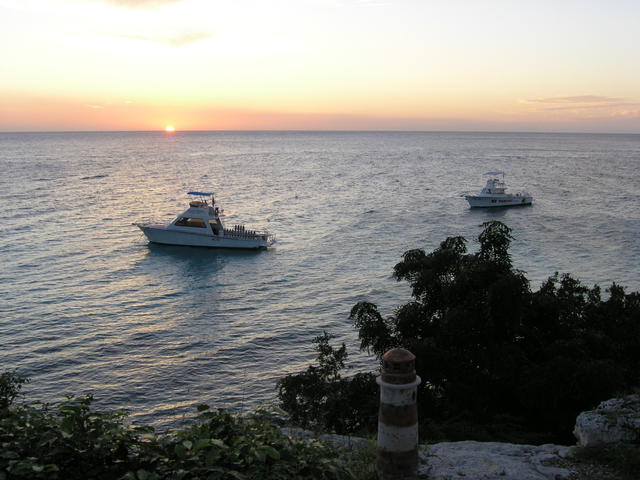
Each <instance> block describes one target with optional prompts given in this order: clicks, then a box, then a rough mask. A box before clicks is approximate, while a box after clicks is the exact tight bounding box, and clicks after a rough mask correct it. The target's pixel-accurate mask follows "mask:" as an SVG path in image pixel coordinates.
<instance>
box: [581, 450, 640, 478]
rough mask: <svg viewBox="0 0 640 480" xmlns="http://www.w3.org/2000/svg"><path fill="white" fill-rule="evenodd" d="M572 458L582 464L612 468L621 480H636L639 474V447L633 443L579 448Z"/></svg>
mask: <svg viewBox="0 0 640 480" xmlns="http://www.w3.org/2000/svg"><path fill="white" fill-rule="evenodd" d="M574 457H575V458H576V459H577V460H579V461H582V462H593V463H595V464H599V465H606V466H607V467H609V468H613V469H614V470H615V471H616V472H617V473H618V474H619V475H620V476H621V479H623V480H636V479H637V478H638V472H640V445H638V444H634V443H612V444H606V445H600V446H593V447H581V448H579V449H578V450H577V451H576V452H575V454H574Z"/></svg>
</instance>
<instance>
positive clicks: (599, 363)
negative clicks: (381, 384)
mask: <svg viewBox="0 0 640 480" xmlns="http://www.w3.org/2000/svg"><path fill="white" fill-rule="evenodd" d="M481 227H482V228H483V230H482V232H481V233H480V235H479V237H478V242H479V245H480V248H479V250H478V251H477V252H476V253H468V251H467V245H466V244H467V241H466V240H465V239H464V238H463V237H450V238H447V239H446V240H444V241H443V242H442V243H441V244H440V247H439V248H437V249H435V250H434V251H433V252H431V253H425V251H424V250H421V249H416V250H410V251H408V252H406V253H405V254H404V255H403V256H402V260H401V261H400V263H398V264H397V265H396V266H395V267H394V273H393V275H394V277H395V278H396V279H397V280H398V281H401V280H402V281H406V282H408V283H409V285H410V286H411V289H412V297H413V299H412V300H411V301H410V302H408V303H406V304H405V305H402V306H401V307H399V308H398V309H397V310H396V311H395V312H394V314H393V315H391V316H387V317H385V316H383V315H382V314H381V313H380V312H379V311H378V309H377V307H376V305H375V304H373V303H369V302H360V303H358V304H356V305H355V306H354V307H353V309H352V310H351V315H350V318H351V319H352V320H353V321H354V325H355V327H356V328H357V329H358V335H359V338H360V341H361V346H360V348H361V349H362V350H366V351H368V352H371V353H373V354H374V355H375V356H376V357H377V358H378V359H380V357H381V356H382V355H383V354H384V353H385V352H386V351H387V350H388V349H390V348H393V347H396V346H402V347H404V348H407V349H409V350H410V351H412V352H413V353H414V354H415V355H416V357H417V359H416V370H417V373H418V375H419V376H420V377H421V378H422V384H421V386H420V390H419V395H418V401H419V409H420V418H421V423H422V424H423V426H424V427H425V428H421V433H423V434H424V435H425V436H428V435H433V436H434V437H436V438H432V439H444V438H449V439H451V440H455V439H462V438H476V439H479V440H489V439H498V440H499V439H503V440H505V439H508V440H511V441H518V440H522V441H536V440H537V441H540V442H543V441H559V442H571V443H572V442H573V438H572V435H571V431H572V428H573V425H574V422H575V418H576V416H577V415H578V413H579V412H581V411H583V410H586V409H589V408H592V407H594V406H595V405H596V404H597V403H598V402H600V401H602V400H605V399H607V398H610V397H613V396H615V395H617V394H620V393H622V392H626V391H629V390H631V389H633V388H634V387H637V386H638V385H639V384H640V378H639V375H640V373H639V372H640V294H638V293H637V292H634V293H629V294H627V293H625V290H624V288H623V287H621V286H619V285H617V284H615V283H613V285H611V287H609V288H608V289H607V291H606V292H607V293H608V295H607V297H606V298H603V295H602V292H601V289H600V287H599V286H597V285H596V286H594V287H592V288H589V287H587V286H585V285H583V284H581V283H580V281H579V280H577V279H575V278H573V277H572V276H571V275H570V274H563V275H558V273H555V274H554V275H553V276H551V277H550V278H549V279H548V280H547V281H545V282H544V284H543V285H542V286H541V287H540V289H539V290H537V291H535V292H534V291H531V289H530V284H529V281H528V280H527V278H526V276H525V273H524V272H522V271H520V270H517V269H515V268H514V267H513V265H512V262H511V257H510V254H509V246H510V244H511V241H512V240H513V237H512V235H511V229H510V228H508V227H507V226H506V225H504V224H503V223H501V222H498V221H491V222H486V223H484V224H483V225H481ZM329 338H330V337H328V336H327V335H326V334H325V336H324V337H323V338H319V339H316V340H315V341H316V343H317V345H318V346H319V348H317V350H318V353H319V357H318V362H319V366H318V367H315V366H311V367H309V369H308V370H307V371H306V372H303V373H300V374H297V375H289V376H288V377H286V378H284V379H283V380H281V381H280V382H279V384H278V396H279V398H280V401H281V405H282V407H283V408H284V409H285V410H287V411H288V412H290V413H291V415H292V417H293V418H294V419H296V420H298V421H300V422H301V424H303V425H306V426H310V427H316V428H324V429H328V430H334V431H336V432H342V433H353V432H356V431H362V430H367V429H369V430H374V429H375V419H376V411H375V409H376V405H377V403H374V404H371V402H368V401H367V399H366V398H365V395H369V394H370V393H369V392H371V391H375V383H374V375H373V374H360V375H357V376H355V377H352V378H343V377H341V376H340V373H339V370H340V369H341V368H342V367H343V366H344V359H345V358H346V349H345V347H344V345H343V346H342V348H340V349H337V350H336V349H334V348H332V347H331V346H330V345H329V344H328V341H329ZM328 364H331V365H332V369H330V373H329V374H323V373H322V372H324V371H325V370H326V368H325V367H323V365H328ZM374 395H375V394H374ZM351 402H355V403H351ZM523 433H524V435H521V434H523Z"/></svg>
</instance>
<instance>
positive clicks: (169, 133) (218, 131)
mask: <svg viewBox="0 0 640 480" xmlns="http://www.w3.org/2000/svg"><path fill="white" fill-rule="evenodd" d="M36 133H40V134H45V133H46V134H56V133H162V134H164V135H177V134H180V133H501V134H518V133H528V134H572V135H640V132H602V131H593V132H585V131H571V130H562V131H546V130H544V131H540V130H537V131H535V130H399V129H185V130H181V129H176V130H175V131H173V132H167V131H165V130H164V129H157V130H0V134H36Z"/></svg>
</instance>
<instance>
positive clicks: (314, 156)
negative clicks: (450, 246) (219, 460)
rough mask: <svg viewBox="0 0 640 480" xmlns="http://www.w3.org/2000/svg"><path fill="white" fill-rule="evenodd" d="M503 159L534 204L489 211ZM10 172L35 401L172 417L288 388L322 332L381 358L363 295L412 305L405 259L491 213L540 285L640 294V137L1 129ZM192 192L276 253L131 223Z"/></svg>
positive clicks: (0, 251)
mask: <svg viewBox="0 0 640 480" xmlns="http://www.w3.org/2000/svg"><path fill="white" fill-rule="evenodd" d="M490 170H504V171H505V172H506V174H507V175H506V181H507V186H508V187H509V189H510V190H512V191H515V190H519V189H526V190H528V191H529V192H530V193H532V194H533V196H534V204H533V205H532V206H530V207H521V208H512V209H500V210H486V209H473V210H472V209H469V207H468V205H467V203H466V201H465V200H464V198H462V197H461V195H462V194H463V193H465V192H468V191H477V190H479V189H480V188H481V187H482V186H483V184H484V179H483V173H485V172H487V171H490ZM0 171H1V172H2V175H1V176H0V205H1V207H2V208H1V210H0V217H1V222H0V239H1V241H0V265H2V268H1V269H0V345H1V347H0V369H2V370H5V369H9V368H16V369H17V370H18V372H19V373H21V374H23V375H27V376H29V377H31V379H32V382H31V383H30V384H28V385H27V386H25V391H26V392H27V393H28V398H29V399H39V400H43V401H47V402H54V401H58V400H60V399H62V398H64V395H66V394H83V393H93V394H94V395H95V404H96V406H97V407H98V408H100V409H124V410H126V411H128V412H129V413H130V414H131V417H132V420H133V421H134V422H137V423H148V424H152V425H155V426H156V427H158V428H165V427H169V426H172V425H175V424H176V423H179V422H181V421H182V419H184V418H185V416H189V415H191V414H192V412H193V411H194V407H195V406H196V405H198V404H200V403H207V404H209V405H212V406H219V407H229V408H233V409H237V410H241V411H246V410H247V409H250V408H253V407H255V406H257V405H260V404H263V403H269V402H271V401H273V399H274V398H275V384H276V381H277V380H278V378H281V377H282V376H283V375H286V374H287V373H292V372H297V371H301V370H303V369H304V368H306V366H307V365H308V364H309V363H310V362H311V361H312V360H313V358H314V357H315V353H314V351H313V346H312V344H311V340H312V339H313V337H315V336H317V335H319V334H321V333H322V332H323V331H327V332H329V333H331V334H333V335H335V336H336V338H335V340H334V342H335V344H336V345H338V344H340V343H341V342H344V343H345V344H347V346H348V351H349V354H350V356H349V364H350V365H352V370H351V371H360V370H369V371H371V370H374V369H376V368H377V362H376V360H375V359H374V358H372V357H370V356H368V355H366V353H360V352H359V351H358V345H359V342H358V338H357V331H356V330H354V328H353V326H352V324H351V322H350V321H349V319H348V315H349V311H350V309H351V307H352V306H353V305H354V304H355V303H356V302H358V301H359V300H368V301H372V302H374V303H376V304H378V305H379V307H380V309H381V311H382V312H384V313H385V314H392V313H393V310H394V308H396V307H397V306H399V305H401V304H403V303H405V302H406V301H408V300H409V299H410V295H409V289H408V287H407V285H405V284H404V283H398V282H396V281H395V280H394V279H393V278H392V276H391V273H392V269H393V266H394V265H395V264H396V263H397V262H398V261H399V260H400V259H401V255H402V253H403V252H405V251H406V250H409V249H414V248H423V249H425V250H426V251H431V250H433V249H434V248H436V247H437V246H438V245H439V244H440V242H441V241H442V240H444V239H445V238H446V237H448V236H455V235H463V236H464V237H466V238H467V239H468V240H469V243H468V247H469V250H470V251H475V250H476V249H477V241H476V239H477V236H478V234H479V233H480V230H481V229H480V227H479V225H480V224H482V223H483V222H486V221H488V220H492V219H497V220H500V221H502V222H504V223H506V224H507V225H508V226H509V227H511V228H512V229H513V235H514V237H515V240H514V241H513V244H512V247H511V253H512V258H513V263H514V265H515V267H516V268H518V269H521V270H523V271H525V272H526V275H527V277H528V278H529V279H530V280H531V288H532V289H537V288H539V286H540V284H541V282H542V281H544V280H545V279H546V278H547V277H548V276H550V275H552V274H553V273H554V272H555V271H559V272H561V273H563V272H570V273H572V274H573V275H574V276H575V277H577V278H579V279H580V280H581V281H582V282H583V283H584V284H586V285H589V286H592V285H593V284H596V283H597V284H600V285H601V286H602V287H603V289H604V288H606V287H608V286H610V285H611V283H612V282H614V281H615V282H616V283H618V284H621V285H623V286H625V287H626V288H627V291H638V290H640V278H639V277H638V272H640V135H605V134H602V135H593V134H543V133H455V132H450V133H439V132H432V133H421V132H176V133H174V134H166V133H163V132H111V133H2V134H0ZM189 190H201V191H214V192H216V199H217V201H218V202H220V204H221V206H222V207H223V208H224V209H225V212H226V214H227V217H226V222H227V224H234V223H245V224H246V225H247V226H248V227H250V228H253V229H265V228H266V229H268V230H269V231H270V232H272V233H274V234H276V236H277V243H276V245H275V247H274V248H272V249H270V250H267V251H257V252H256V251H247V252H241V251H229V250H222V251H217V250H208V249H196V248H188V247H169V246H161V245H153V244H149V243H148V242H147V241H146V238H144V237H143V236H142V234H141V232H140V231H139V230H138V229H137V228H136V227H135V226H133V225H132V223H133V222H137V221H145V220H149V219H156V220H162V221H170V220H172V219H173V218H174V217H175V216H176V215H177V214H178V213H180V212H181V211H183V210H184V209H185V208H186V206H187V201H188V198H187V195H186V192H187V191H189Z"/></svg>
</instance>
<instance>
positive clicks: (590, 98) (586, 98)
mask: <svg viewBox="0 0 640 480" xmlns="http://www.w3.org/2000/svg"><path fill="white" fill-rule="evenodd" d="M622 100H624V99H623V98H617V97H605V96H602V95H573V96H568V97H546V98H529V99H526V100H524V102H525V103H571V104H578V103H600V104H602V103H612V102H620V101H622Z"/></svg>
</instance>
